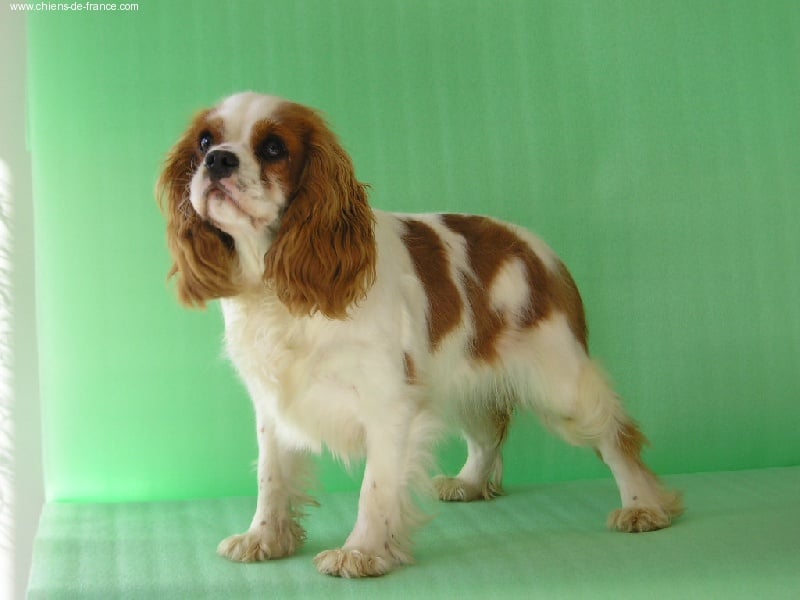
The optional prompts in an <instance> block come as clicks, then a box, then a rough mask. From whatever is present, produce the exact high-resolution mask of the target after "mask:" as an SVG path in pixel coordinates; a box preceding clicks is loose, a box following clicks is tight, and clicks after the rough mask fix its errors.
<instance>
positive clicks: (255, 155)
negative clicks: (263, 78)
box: [158, 92, 376, 318]
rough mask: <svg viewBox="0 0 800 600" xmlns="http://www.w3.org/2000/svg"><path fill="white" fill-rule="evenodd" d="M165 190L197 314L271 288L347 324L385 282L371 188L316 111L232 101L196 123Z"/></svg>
mask: <svg viewBox="0 0 800 600" xmlns="http://www.w3.org/2000/svg"><path fill="white" fill-rule="evenodd" d="M158 188H159V197H160V201H161V205H162V209H163V210H164V212H165V213H166V216H167V237H168V243H169V248H170V251H171V253H172V257H173V260H174V264H173V267H172V270H171V274H172V275H175V276H176V277H177V282H178V294H179V297H180V299H181V301H182V302H183V303H185V304H187V305H194V306H202V305H204V304H205V302H206V301H208V300H211V299H214V298H221V297H229V296H235V295H238V294H241V293H244V292H246V291H248V289H251V288H254V287H258V286H267V287H268V288H269V289H272V290H273V291H274V292H275V293H276V294H277V296H278V298H280V300H281V301H282V302H283V303H284V304H285V305H286V306H287V307H288V308H289V310H290V311H291V312H292V313H293V314H295V315H303V314H313V313H315V312H321V313H322V314H324V315H326V316H328V317H330V318H344V317H345V316H346V313H347V307H348V306H350V305H351V304H352V303H353V302H356V301H357V300H359V299H360V298H362V297H363V296H364V295H365V294H366V292H367V290H368V289H369V287H370V286H371V284H372V281H373V280H374V276H375V260H376V252H375V241H374V234H373V225H374V223H373V220H374V219H373V215H372V211H371V210H370V208H369V206H368V204H367V194H366V189H365V186H364V185H362V184H361V183H359V182H358V181H357V179H356V177H355V174H354V171H353V165H352V162H351V160H350V158H349V156H348V155H347V154H346V152H345V151H344V150H343V149H342V147H341V145H340V144H339V142H338V140H337V139H336V136H335V135H334V134H333V132H332V131H331V130H330V129H329V128H328V126H327V125H326V124H325V121H324V120H323V119H322V118H321V117H320V115H319V114H318V113H317V112H315V111H314V110H312V109H310V108H308V107H305V106H302V105H299V104H295V103H292V102H287V101H285V100H281V99H279V98H275V97H273V96H264V95H260V94H255V93H252V92H246V93H242V94H236V95H234V96H230V97H228V98H226V99H225V100H223V101H222V102H221V103H220V104H219V105H218V106H216V107H215V108H212V109H209V110H205V111H203V112H201V113H200V114H198V115H197V116H196V117H195V118H194V120H193V121H192V123H191V124H190V125H189V127H188V129H187V130H186V132H185V133H184V135H183V136H182V137H181V139H180V140H179V141H178V143H177V144H176V145H175V147H174V148H173V149H172V151H171V152H170V154H169V156H168V157H167V160H166V164H165V166H164V170H163V172H162V174H161V178H160V180H159V185H158Z"/></svg>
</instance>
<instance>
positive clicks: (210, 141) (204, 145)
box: [199, 131, 214, 154]
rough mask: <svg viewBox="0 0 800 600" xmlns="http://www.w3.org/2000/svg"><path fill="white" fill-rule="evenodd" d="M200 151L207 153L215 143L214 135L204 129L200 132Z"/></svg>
mask: <svg viewBox="0 0 800 600" xmlns="http://www.w3.org/2000/svg"><path fill="white" fill-rule="evenodd" d="M199 145H200V152H202V153H203V154H205V153H206V152H208V149H209V148H211V146H213V145H214V136H213V135H211V134H210V133H209V132H208V131H204V132H203V133H201V134H200V142H199Z"/></svg>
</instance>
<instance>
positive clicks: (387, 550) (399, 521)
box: [314, 427, 420, 578]
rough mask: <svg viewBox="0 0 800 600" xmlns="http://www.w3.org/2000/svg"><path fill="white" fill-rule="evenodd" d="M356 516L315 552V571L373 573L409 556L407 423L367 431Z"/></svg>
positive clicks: (411, 519) (412, 520)
mask: <svg viewBox="0 0 800 600" xmlns="http://www.w3.org/2000/svg"><path fill="white" fill-rule="evenodd" d="M367 438H368V439H367V464H366V469H365V471H364V480H363V481H362V483H361V494H360V496H359V503H358V518H357V520H356V524H355V527H354V528H353V531H352V533H350V536H349V537H348V538H347V541H346V542H345V544H344V546H343V547H342V548H339V549H336V550H327V551H325V552H321V553H320V554H318V555H317V557H316V558H315V560H314V562H315V564H316V566H317V569H318V570H319V571H320V573H323V574H327V575H334V576H337V577H348V578H351V577H375V576H379V575H383V574H385V573H388V572H389V571H391V570H392V569H394V568H395V567H397V566H399V565H401V564H404V563H409V562H411V561H412V558H411V554H410V535H411V531H412V529H413V527H414V525H415V524H417V522H418V521H419V520H420V519H419V515H418V514H417V509H416V508H415V507H414V505H413V502H412V499H411V494H410V490H409V473H410V472H413V471H414V469H415V467H417V466H419V465H414V464H412V463H413V462H414V456H415V455H416V452H415V449H414V448H410V447H409V446H410V445H412V444H413V439H414V436H413V434H412V435H410V436H409V428H407V427H406V428H404V427H398V428H397V429H395V430H393V431H390V430H386V429H381V430H378V431H376V430H374V429H373V430H370V431H368V433H367Z"/></svg>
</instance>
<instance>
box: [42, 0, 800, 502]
mask: <svg viewBox="0 0 800 600" xmlns="http://www.w3.org/2000/svg"><path fill="white" fill-rule="evenodd" d="M798 31H800V3H797V2H794V1H792V0H787V1H786V2H780V1H777V0H770V1H767V2H750V1H731V0H720V1H707V0H703V1H697V0H686V1H670V2H664V1H663V0H657V1H652V2H648V1H643V0H629V1H624V0H619V1H610V0H602V1H596V2H590V1H585V2H561V1H557V0H556V1H547V2H545V1H533V2H532V1H528V0H520V1H512V0H499V1H498V0H492V1H489V0H451V1H429V0H424V1H423V0H396V1H384V0H361V1H356V0H339V1H328V0H316V1H312V0H293V1H291V2H286V1H285V0H281V1H274V2H273V1H268V2H264V1H250V2H247V1H240V2H219V1H214V2H202V1H200V0H192V1H191V2H177V1H176V2H155V1H148V0H140V2H139V10H138V11H136V12H129V13H123V12H115V13H89V12H82V13H74V12H49V13H36V14H31V15H30V18H29V36H30V81H29V85H30V90H29V91H30V110H29V122H30V146H31V151H32V155H33V163H34V185H35V188H34V193H35V219H36V231H35V235H36V269H37V273H36V281H37V286H38V288H37V293H38V307H37V310H38V318H39V324H38V327H39V336H40V339H39V349H40V360H41V395H42V398H43V403H44V406H43V412H44V439H45V448H44V451H45V462H46V464H45V468H46V489H47V496H48V498H49V499H51V500H139V499H159V498H191V497H204V496H215V495H244V494H252V493H255V485H254V475H253V469H252V462H253V460H254V459H255V456H256V448H255V440H254V435H253V430H254V425H253V423H252V414H251V408H250V404H249V400H248V398H247V396H246V394H245V392H244V389H243V386H242V385H241V384H240V383H239V382H238V381H237V379H236V377H235V376H234V374H233V372H232V369H231V368H230V367H229V366H228V364H227V363H226V362H225V360H224V359H223V358H222V356H221V345H220V342H221V336H222V320H221V316H220V313H219V308H218V306H216V304H212V305H211V306H210V308H209V309H208V310H207V311H205V312H190V311H187V310H184V309H182V308H180V307H179V306H178V305H177V302H176V301H175V297H174V293H173V290H172V289H171V288H170V286H169V285H168V284H167V283H166V282H165V276H166V272H167V269H168V267H169V264H170V260H169V257H168V254H167V250H166V245H165V236H164V223H163V219H162V217H161V215H160V214H159V211H158V209H157V206H156V203H155V201H154V199H153V188H154V183H155V180H156V178H157V175H158V170H159V164H160V161H161V160H162V158H163V156H164V154H165V153H166V152H167V150H168V149H169V148H170V146H171V144H172V143H173V142H174V141H175V140H176V139H177V137H178V136H179V134H180V133H181V131H182V130H183V128H184V126H185V124H186V123H187V121H188V119H189V117H190V115H191V114H192V113H193V112H194V111H195V110H197V109H199V108H201V107H204V106H207V105H210V104H212V103H214V102H216V101H217V100H218V99H219V98H221V97H222V96H225V95H227V94H229V93H231V92H233V91H238V90H242V89H255V90H260V91H267V92H270V93H275V94H278V95H283V96H286V97H288V98H291V99H293V100H297V101H300V102H304V103H307V104H311V105H313V106H316V107H319V108H321V109H323V110H324V111H325V113H326V114H327V116H328V118H329V120H330V121H331V123H332V124H333V126H334V128H335V129H336V130H337V131H338V133H339V134H340V136H341V138H342V140H343V142H344V144H345V146H346V147H347V149H348V150H349V152H350V153H351V154H352V156H353V159H354V161H355V164H356V165H357V171H358V173H359V176H360V178H361V179H362V180H363V181H366V182H369V183H370V184H371V186H372V197H371V199H372V202H373V204H374V205H375V206H377V207H380V208H383V209H390V210H399V211H434V210H447V211H459V212H475V213H483V214H491V215H494V216H497V217H500V218H504V219H509V220H513V221H516V222H519V223H521V224H523V225H525V226H527V227H529V228H531V229H533V230H534V231H536V232H538V233H539V234H541V235H542V236H543V237H544V238H545V239H547V240H548V241H549V242H550V244H551V245H552V246H553V247H554V248H555V249H556V250H557V251H558V252H559V253H560V254H561V256H562V257H563V258H564V259H565V261H566V262H567V264H568V265H569V266H570V268H571V270H572V271H573V274H574V276H575V279H576V280H577V282H578V284H579V286H580V287H581V289H582V291H583V294H584V298H585V301H586V304H587V307H588V313H589V323H590V330H591V348H592V351H593V353H594V354H595V355H596V356H597V357H598V358H599V359H600V360H601V362H603V363H604V364H605V366H606V367H607V369H608V370H609V371H610V372H611V374H612V377H613V378H614V379H615V380H616V382H617V385H618V387H619V390H620V391H621V393H622V395H623V396H624V397H625V399H626V402H627V405H628V407H629V408H630V411H631V412H632V413H633V414H634V415H635V416H636V417H637V418H638V419H639V420H640V421H641V422H642V424H643V426H644V428H645V431H646V432H647V434H648V435H649V437H650V438H651V441H652V442H653V449H652V450H651V451H649V453H648V458H649V461H650V462H651V463H652V465H653V466H654V467H655V468H656V469H657V470H659V471H660V472H662V473H676V472H696V471H708V470H724V469H739V468H752V467H762V466H779V465H793V464H800V442H798V439H797V430H798V421H800V416H798V415H799V414H800V413H799V412H798V401H800V375H798V371H797V368H798V363H799V362H800V361H798V359H800V343H799V342H798V340H800V312H799V311H798V303H799V302H800V272H799V271H798V266H797V262H798V257H800V235H798V233H800V232H799V231H798V229H799V228H800V227H799V226H798V225H799V224H800V201H799V200H800V149H799V148H800V146H799V145H798V142H800V118H799V117H798V115H799V114H800V112H799V111H798V109H799V108H800V41H799V40H800V36H798V34H797V32H798ZM441 456H442V463H443V467H444V468H445V469H447V470H453V469H455V468H457V466H458V463H459V461H460V460H461V458H462V449H461V447H460V445H459V444H458V443H457V442H455V441H451V442H448V443H446V444H444V445H443V447H442V449H441ZM506 456H507V465H508V466H507V482H508V483H509V484H510V485H511V486H513V485H519V484H521V483H523V482H538V481H554V480H565V479H576V478H594V477H605V476H606V471H605V468H604V467H603V466H602V465H601V464H600V463H599V461H597V459H596V458H595V457H594V455H593V454H592V453H590V452H588V451H585V450H579V449H573V448H569V447H567V446H565V445H564V444H563V443H562V442H560V441H558V440H556V439H554V438H552V437H551V436H550V435H549V434H548V433H546V432H545V431H544V430H543V429H542V428H541V427H540V426H539V425H538V424H536V423H535V421H534V419H533V418H530V417H521V418H520V419H519V420H518V422H517V424H516V426H515V428H514V430H513V433H512V436H511V439H510V441H509V444H508V450H507V453H506ZM319 471H320V480H321V485H322V487H324V488H325V489H328V490H342V489H356V487H357V485H358V478H357V476H356V474H347V473H346V471H344V469H343V468H341V467H339V466H338V465H336V464H334V463H333V462H332V461H331V460H330V459H323V460H322V461H321V464H320V468H319Z"/></svg>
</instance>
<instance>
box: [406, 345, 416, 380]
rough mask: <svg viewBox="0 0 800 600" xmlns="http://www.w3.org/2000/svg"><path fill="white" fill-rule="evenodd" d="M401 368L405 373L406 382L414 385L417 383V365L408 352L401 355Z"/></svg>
mask: <svg viewBox="0 0 800 600" xmlns="http://www.w3.org/2000/svg"><path fill="white" fill-rule="evenodd" d="M403 368H404V369H405V372H406V381H407V382H408V383H411V384H414V383H416V382H417V365H416V364H414V359H413V358H412V357H411V355H410V354H409V353H408V352H404V353H403Z"/></svg>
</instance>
